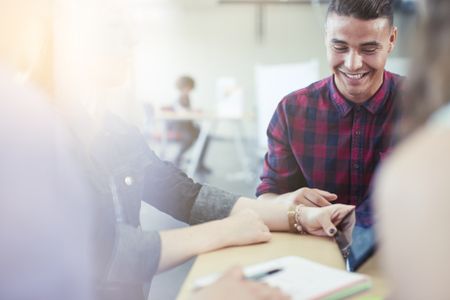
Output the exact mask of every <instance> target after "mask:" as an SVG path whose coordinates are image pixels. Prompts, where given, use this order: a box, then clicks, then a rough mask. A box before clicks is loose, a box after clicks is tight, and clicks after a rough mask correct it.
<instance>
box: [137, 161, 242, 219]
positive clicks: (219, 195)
mask: <svg viewBox="0 0 450 300" xmlns="http://www.w3.org/2000/svg"><path fill="white" fill-rule="evenodd" d="M144 182H145V183H144V193H143V200H144V201H145V202H147V203H149V204H150V205H152V206H154V207H155V208H157V209H159V210H161V211H163V212H165V213H167V214H169V215H171V216H172V217H174V218H176V219H178V220H180V221H183V222H185V223H189V224H198V223H202V222H207V221H211V220H216V219H222V218H225V217H227V216H228V215H229V214H230V211H231V209H232V207H233V205H234V203H235V202H236V200H237V199H238V196H236V195H234V194H232V193H228V192H226V191H223V190H220V189H218V188H215V187H212V186H207V185H201V184H199V183H195V182H194V181H193V180H192V179H191V178H189V177H188V176H187V175H186V174H185V173H183V172H182V171H181V170H179V169H178V168H176V167H175V166H174V165H173V164H171V163H168V162H164V161H161V160H160V159H159V158H158V157H157V156H156V155H155V154H154V153H152V158H151V164H150V165H149V166H148V167H147V169H146V171H145V178H144Z"/></svg>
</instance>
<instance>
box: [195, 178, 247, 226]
mask: <svg viewBox="0 0 450 300" xmlns="http://www.w3.org/2000/svg"><path fill="white" fill-rule="evenodd" d="M238 199H239V196H238V195H235V194H232V193H229V192H226V191H223V190H221V189H218V188H216V187H212V186H208V185H204V186H202V188H201V189H200V191H199V193H198V195H197V198H196V199H195V202H194V205H193V207H192V210H191V216H190V219H189V224H191V225H194V224H199V223H204V222H208V221H213V220H218V219H223V218H226V217H228V216H229V215H230V212H231V209H232V208H233V206H234V204H235V203H236V201H237V200H238Z"/></svg>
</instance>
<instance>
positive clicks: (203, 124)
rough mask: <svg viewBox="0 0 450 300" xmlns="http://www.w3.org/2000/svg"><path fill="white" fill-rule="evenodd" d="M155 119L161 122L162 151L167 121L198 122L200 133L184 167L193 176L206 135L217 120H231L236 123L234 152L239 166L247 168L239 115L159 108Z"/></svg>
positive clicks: (215, 124)
mask: <svg viewBox="0 0 450 300" xmlns="http://www.w3.org/2000/svg"><path fill="white" fill-rule="evenodd" d="M155 120H156V121H160V122H163V128H162V135H161V142H162V149H163V151H164V149H165V148H167V143H168V134H167V132H168V129H167V126H166V125H167V123H168V121H194V122H196V123H198V125H199V127H200V133H199V136H198V138H197V140H196V141H195V143H194V145H193V146H192V150H191V159H190V161H189V164H188V166H187V168H186V173H187V174H188V175H189V176H190V177H193V176H194V174H195V171H196V170H197V167H198V164H199V162H200V156H201V154H202V151H203V149H204V148H205V146H206V140H207V139H208V136H210V135H211V134H212V132H213V130H214V129H215V127H216V126H217V124H218V123H219V122H233V123H234V124H235V125H236V129H237V130H236V134H235V136H234V137H233V141H234V145H235V148H236V153H237V155H238V158H239V161H240V163H241V166H242V168H243V169H244V170H246V169H248V167H249V162H248V157H247V155H246V153H245V149H244V143H243V136H242V133H243V126H242V122H243V120H244V119H243V118H241V117H231V116H221V115H218V114H213V113H202V112H196V111H189V112H188V111H186V112H185V111H183V112H174V111H165V110H159V111H157V112H156V113H155Z"/></svg>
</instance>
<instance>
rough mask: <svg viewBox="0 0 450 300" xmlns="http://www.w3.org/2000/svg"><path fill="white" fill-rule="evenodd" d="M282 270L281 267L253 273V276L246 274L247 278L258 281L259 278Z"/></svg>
mask: <svg viewBox="0 0 450 300" xmlns="http://www.w3.org/2000/svg"><path fill="white" fill-rule="evenodd" d="M282 270H283V269H281V268H277V269H272V270H269V271H264V272H260V273H256V274H253V275H251V276H245V279H247V280H253V281H258V280H260V279H262V278H264V277H266V276H269V275H273V274H275V273H278V272H280V271H282Z"/></svg>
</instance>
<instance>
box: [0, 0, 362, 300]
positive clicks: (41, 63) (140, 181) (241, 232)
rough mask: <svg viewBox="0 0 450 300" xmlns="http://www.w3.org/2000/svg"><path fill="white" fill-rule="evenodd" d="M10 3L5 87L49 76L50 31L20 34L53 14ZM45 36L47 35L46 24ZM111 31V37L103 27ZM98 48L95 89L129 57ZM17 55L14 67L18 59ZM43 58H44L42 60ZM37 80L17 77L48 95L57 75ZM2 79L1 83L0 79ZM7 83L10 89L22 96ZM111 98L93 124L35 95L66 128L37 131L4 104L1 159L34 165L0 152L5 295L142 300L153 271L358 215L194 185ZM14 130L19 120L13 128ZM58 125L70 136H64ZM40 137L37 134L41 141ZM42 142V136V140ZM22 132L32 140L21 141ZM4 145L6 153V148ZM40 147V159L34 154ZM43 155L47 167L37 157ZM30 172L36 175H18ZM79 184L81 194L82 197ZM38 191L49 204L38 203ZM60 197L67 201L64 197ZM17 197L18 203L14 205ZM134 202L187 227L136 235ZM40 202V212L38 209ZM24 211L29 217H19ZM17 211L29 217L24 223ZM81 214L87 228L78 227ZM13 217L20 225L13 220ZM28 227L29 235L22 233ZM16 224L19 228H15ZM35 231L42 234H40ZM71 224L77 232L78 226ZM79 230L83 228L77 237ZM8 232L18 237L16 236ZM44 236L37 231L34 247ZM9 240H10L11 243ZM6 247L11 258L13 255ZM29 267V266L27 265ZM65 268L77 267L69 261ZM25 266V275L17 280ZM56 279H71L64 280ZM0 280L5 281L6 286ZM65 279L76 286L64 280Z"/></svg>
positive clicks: (75, 110)
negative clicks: (116, 110)
mask: <svg viewBox="0 0 450 300" xmlns="http://www.w3.org/2000/svg"><path fill="white" fill-rule="evenodd" d="M24 1H25V0H24ZM8 4H10V5H7V8H8V9H6V8H5V9H2V10H0V22H2V23H1V24H3V25H4V26H0V30H2V33H3V32H5V33H6V31H7V32H8V33H10V32H13V33H14V36H15V37H17V39H15V40H11V39H9V38H8V37H9V36H10V35H7V34H5V35H3V34H2V35H0V46H1V47H0V50H1V52H0V61H2V62H3V61H5V62H7V63H8V66H10V68H11V69H12V70H13V71H12V72H11V74H10V75H8V76H7V77H8V80H9V81H13V79H12V78H16V79H17V78H19V76H18V75H22V74H25V75H29V74H32V75H34V71H36V70H41V69H42V70H46V71H51V70H53V66H52V64H51V62H52V61H53V59H54V57H53V56H52V54H51V53H52V51H38V52H37V53H34V52H33V51H31V50H36V49H44V48H40V47H39V46H46V47H47V46H49V45H52V43H51V42H50V41H49V40H47V39H46V37H49V38H51V36H52V34H51V32H52V31H51V30H47V31H45V32H44V33H43V34H36V35H33V34H31V35H29V34H28V33H29V30H31V32H33V33H34V32H35V31H34V30H37V29H39V28H40V25H41V21H42V19H45V18H43V16H51V14H50V13H49V11H51V8H50V7H49V6H45V4H46V1H44V0H43V1H37V0H36V1H33V4H34V6H32V7H38V8H39V9H29V6H27V5H25V3H22V2H20V1H16V0H14V1H13V0H11V1H10V2H9V3H8ZM119 4H120V3H118V5H119ZM30 7H31V6H30ZM10 8H12V10H10ZM24 8H27V9H24ZM17 20H19V21H17ZM23 20H27V22H23ZM14 21H16V22H14ZM3 22H4V23H3ZM48 28H52V23H51V21H50V25H49V26H48ZM107 28H108V29H109V30H112V29H111V28H110V27H107ZM113 28H114V29H116V27H113ZM109 33H111V32H109ZM114 33H115V32H114ZM103 37H104V38H110V39H112V40H111V41H108V46H111V47H114V46H117V47H119V46H120V45H119V44H118V43H117V42H118V41H117V40H115V39H118V38H119V35H117V34H109V35H108V34H105V35H104V36H103ZM40 38H43V40H40ZM91 46H92V45H91ZM5 49H6V50H5ZM101 49H103V50H104V51H107V53H103V52H100V51H99V52H95V53H96V55H98V56H99V57H101V58H102V59H101V60H100V61H101V63H102V64H101V65H95V66H93V67H95V68H97V69H98V67H100V66H102V70H101V72H93V73H92V74H94V75H95V76H98V77H99V78H96V77H94V78H93V79H96V80H93V81H92V82H91V83H93V84H96V85H98V88H99V89H100V88H104V89H105V90H106V89H108V88H111V89H113V88H114V87H117V85H120V84H122V83H123V82H124V81H126V72H125V71H126V70H127V66H126V63H124V62H127V61H129V59H128V53H126V51H119V52H115V51H112V53H109V52H108V49H110V48H109V47H104V46H103V47H102V48H101ZM4 50H5V51H4ZM22 53H24V54H33V55H32V56H33V57H32V58H31V60H28V59H23V58H22V57H20V54H22ZM10 55H12V56H10ZM17 55H19V59H16V58H17ZM122 55H123V56H122ZM43 57H45V58H46V59H42V58H43ZM28 62H29V64H28ZM44 73H45V72H44ZM35 78H41V77H34V76H28V77H27V76H20V79H21V82H22V83H23V82H26V81H27V80H28V83H29V84H34V85H35V86H36V87H37V88H38V89H41V90H43V91H50V93H49V94H50V95H51V91H52V90H53V84H52V83H53V80H52V78H53V76H47V77H45V78H47V79H48V80H36V79H35ZM0 82H3V80H2V79H1V78H0ZM15 84H16V86H14V84H13V88H11V89H12V90H14V89H20V88H21V87H22V88H23V86H21V85H17V83H15ZM100 85H104V86H100ZM1 87H2V89H1V90H0V91H1V92H4V93H5V95H4V96H2V97H0V99H1V100H2V102H1V103H0V104H1V105H2V108H3V105H4V102H3V101H5V100H10V102H11V103H12V104H14V105H18V106H20V109H21V111H22V112H23V111H25V108H24V106H25V105H26V103H24V101H20V99H19V96H17V97H16V96H15V94H14V93H12V92H10V90H9V89H6V88H5V89H3V86H1ZM108 99H109V98H106V99H104V98H100V99H98V101H99V103H90V104H93V105H92V106H90V107H94V108H95V110H96V112H95V114H94V115H93V116H91V115H89V114H88V113H87V112H86V110H85V109H84V108H83V107H81V105H80V103H79V102H78V101H74V100H73V99H71V100H66V99H56V98H51V99H46V98H45V96H42V101H48V103H53V105H54V107H53V108H51V110H52V111H53V113H54V114H57V115H58V116H57V117H58V118H59V119H60V120H61V122H62V123H64V124H59V123H58V122H51V123H50V125H52V126H44V125H46V124H47V123H45V122H44V121H49V122H50V120H51V119H52V118H53V113H52V114H51V115H50V117H49V118H48V119H49V120H46V116H47V115H48V114H40V111H39V108H37V109H36V110H34V109H31V110H26V113H25V114H20V115H19V116H18V117H17V118H18V119H17V120H15V119H11V118H14V114H9V111H10V110H9V109H8V106H5V107H6V109H4V110H3V109H2V110H1V112H2V118H1V121H2V122H3V123H2V124H5V126H2V127H1V130H2V131H1V134H2V138H3V137H4V140H5V141H7V144H5V147H3V148H4V149H3V150H2V151H9V152H8V153H12V154H14V153H15V152H16V153H15V154H16V155H17V159H16V160H11V162H17V161H19V160H20V159H21V157H24V156H25V157H28V158H30V159H35V161H32V163H27V162H28V160H24V163H23V164H22V165H20V166H19V167H18V168H17V169H15V168H14V165H10V164H7V163H9V162H10V161H9V160H8V159H9V158H10V157H11V155H5V156H2V159H6V160H7V161H5V162H4V163H5V164H7V167H8V168H4V164H3V162H2V171H5V172H7V173H2V174H1V175H2V179H3V178H5V179H7V180H6V182H7V184H6V185H5V186H3V183H2V188H1V189H0V190H1V191H2V193H3V192H5V193H6V194H5V197H6V198H5V199H7V201H6V206H8V205H9V204H11V205H12V206H13V209H9V208H6V209H5V210H3V209H2V210H1V211H2V212H4V213H8V216H5V217H4V218H3V217H2V218H1V221H2V222H3V223H2V224H4V225H5V226H2V227H1V231H0V239H1V240H2V241H5V243H3V242H2V245H3V247H4V248H5V249H6V247H11V248H9V249H8V251H1V252H0V253H1V254H0V259H1V261H2V262H7V266H8V268H2V270H1V271H0V273H1V275H2V276H1V278H2V281H1V282H0V284H1V285H2V287H3V285H5V286H7V287H8V288H7V289H5V291H6V292H5V295H6V296H8V295H14V293H21V292H23V293H27V292H29V293H30V294H32V297H34V298H33V299H55V298H56V299H71V298H70V297H64V293H70V291H71V290H72V289H75V290H77V289H78V287H79V288H80V289H82V288H83V286H82V285H83V284H87V285H89V286H90V287H94V290H95V291H93V292H92V294H93V298H95V299H108V300H113V299H145V298H146V295H145V294H144V292H143V288H142V286H143V284H144V283H149V282H151V280H152V278H153V276H154V275H155V274H156V273H158V272H162V271H164V270H166V269H169V268H171V267H173V266H176V265H178V264H180V263H181V262H183V261H185V260H187V259H189V258H191V257H192V256H195V255H198V254H200V253H204V252H207V251H211V250H215V249H219V248H222V247H227V246H237V245H247V244H253V243H260V242H267V241H269V240H270V237H271V234H270V231H292V232H306V233H310V234H315V235H323V236H333V235H334V234H335V233H336V225H338V224H340V222H341V220H342V219H343V218H344V217H345V216H346V215H348V214H349V213H352V212H353V210H354V207H353V206H350V205H333V206H328V207H324V208H315V207H305V206H301V205H297V206H290V205H288V204H282V203H264V202H258V201H254V200H252V199H248V198H245V197H239V196H238V195H234V194H232V193H229V192H226V191H223V190H220V189H218V188H215V187H212V186H207V185H202V184H199V183H195V182H194V181H193V180H192V179H191V178H189V177H188V176H186V175H185V174H184V173H183V172H182V171H180V170H179V169H177V168H176V167H175V166H174V165H173V164H171V163H167V162H163V161H161V160H160V159H159V158H158V157H157V156H156V155H155V154H154V153H153V151H151V149H150V148H149V146H148V145H147V142H146V140H145V138H144V136H143V135H141V133H140V132H139V130H138V129H137V128H136V127H134V126H132V125H130V124H128V123H126V122H125V121H123V120H122V119H120V118H119V117H117V116H115V115H113V114H111V113H109V112H108V104H112V103H110V102H108ZM100 101H101V103H100ZM80 102H81V101H80ZM11 103H10V104H11ZM47 106H48V105H47ZM26 108H27V109H29V108H34V106H31V107H28V106H27V107H26ZM102 108H104V110H103V109H102ZM20 116H23V118H22V117H20ZM12 121H17V122H18V123H14V122H12ZM21 122H23V123H25V125H26V126H25V125H24V129H25V132H27V133H29V135H23V136H20V139H19V140H18V142H17V143H14V141H12V142H11V143H10V142H9V141H10V140H11V136H9V135H8V134H9V133H10V132H8V131H6V130H7V128H9V127H11V128H12V130H14V129H15V128H16V127H19V128H20V126H21V124H20V123H21ZM35 123H36V124H38V125H42V126H44V127H43V128H40V127H36V128H34V127H33V129H31V128H30V127H29V126H33V125H34V124H35ZM11 124H15V127H14V126H12V125H11ZM10 125H11V126H10ZM36 126H37V125H36ZM65 126H67V127H68V128H69V130H65V129H64V128H65ZM38 129H39V130H40V129H42V132H43V134H42V135H41V131H38ZM60 130H61V131H65V132H67V135H68V136H67V137H65V136H64V135H61V140H62V142H61V145H60V144H59V143H58V141H59V139H58V138H59V135H57V134H58V133H59V131H60ZM20 132H22V131H20ZM45 134H48V135H49V138H47V137H46V136H45ZM30 135H31V137H32V139H30V140H28V137H29V136H30ZM53 135H56V136H55V140H52V139H51V137H53ZM24 141H25V142H24ZM27 141H29V144H28V143H26V142H27ZM64 142H66V143H67V144H66V143H64ZM53 143H55V144H53ZM9 145H10V146H11V147H12V148H11V149H9V148H7V147H8V146H9ZM16 145H18V147H16ZM41 147H42V153H44V155H38V154H40V153H41ZM55 147H56V148H58V147H61V148H62V150H63V151H62V152H61V153H58V152H57V151H56V152H55V151H52V149H53V148H55ZM38 150H39V151H40V152H39V153H37V152H36V153H35V152H33V151H38ZM66 151H68V152H69V153H71V154H73V156H74V159H75V161H76V163H74V164H75V165H76V167H77V169H76V171H77V172H79V173H77V174H78V175H79V177H80V178H79V179H80V180H81V181H82V182H83V183H84V184H80V185H79V186H80V187H79V189H80V190H79V193H77V187H78V185H77V180H76V179H72V174H71V173H67V174H65V173H64V172H66V171H67V172H70V171H69V170H70V168H69V167H68V168H67V170H66V169H64V167H65V166H66V164H62V165H61V166H54V164H53V163H58V162H60V160H59V159H60V158H62V157H60V156H58V155H59V154H61V155H63V154H64V153H65V152H66ZM2 153H3V152H2ZM43 156H45V158H46V159H42V160H40V158H41V157H43ZM49 157H53V159H54V161H52V162H51V163H49V162H48V159H49ZM69 161H71V160H70V159H69ZM35 163H36V164H35ZM72 165H73V164H69V166H72ZM35 166H36V167H35ZM52 166H54V167H55V169H50V170H49V169H48V168H49V167H52ZM27 167H30V168H33V170H28V172H25V169H27ZM24 168H25V169H24ZM52 168H53V167H52ZM63 169H64V170H63ZM19 171H20V172H19ZM58 174H59V175H58ZM21 175H24V176H21ZM47 176H49V177H47ZM66 176H67V177H66ZM74 176H76V175H74ZM41 182H43V184H42V185H39V186H36V189H29V188H33V187H35V186H34V183H41ZM72 185H73V186H72ZM11 187H17V188H13V189H12V188H11ZM84 188H87V189H88V191H87V195H86V196H85V197H84V195H85V194H84V192H83V189H84ZM44 189H45V190H44ZM53 189H54V190H55V191H53ZM10 192H11V193H10ZM46 193H47V194H49V195H48V196H49V197H50V198H48V199H47V198H46V197H45V196H46ZM65 194H67V195H66V196H64V195H65ZM2 199H3V198H2ZM22 199H23V200H24V201H21V200H22ZM30 201H32V202H30ZM73 201H76V203H73ZM77 201H78V202H77ZM141 201H146V202H148V203H149V204H150V205H152V206H154V207H155V208H157V209H159V210H161V211H163V212H165V213H167V214H169V215H171V216H173V217H174V218H177V219H179V220H181V221H184V222H186V223H189V224H191V225H194V226H190V227H186V228H180V229H174V230H165V231H160V232H158V231H143V230H142V229H141V228H140V220H139V212H140V207H141ZM67 203H68V204H67ZM2 204H4V203H3V202H2ZM41 204H42V205H43V206H42V207H38V206H39V205H41ZM72 204H73V205H72ZM85 204H87V205H88V207H86V205H85ZM23 205H26V206H25V207H24V206H23ZM78 205H79V206H78ZM29 206H30V207H29ZM16 207H18V209H16ZM72 207H73V210H72ZM47 208H48V209H51V213H52V217H51V218H48V217H49V215H47V214H45V213H41V211H45V210H46V209H47ZM67 210H70V213H71V214H70V216H68V215H67ZM84 210H85V211H84ZM28 211H33V212H37V214H36V215H33V216H32V217H33V218H31V219H29V220H27V219H26V216H27V214H26V212H28ZM16 212H17V215H16ZM24 214H25V218H22V216H23V215H24ZM80 214H81V215H82V216H85V217H86V218H89V220H90V221H92V222H89V220H85V219H84V218H83V217H81V216H80ZM15 216H17V219H14V218H15ZM90 216H92V218H91V217H90ZM34 218H36V219H34ZM27 222H29V225H30V226H31V227H28V226H25V225H27ZM66 222H67V223H66ZM72 222H73V224H72ZM80 222H81V224H80ZM200 223H202V224H200ZM22 224H23V225H24V226H25V227H21V226H20V225H22ZM39 224H44V225H46V226H45V228H42V230H41V228H40V227H39ZM79 224H80V227H79V228H77V226H78V225H79ZM9 225H11V226H9ZM16 225H17V226H16ZM35 225H36V226H35ZM47 225H48V226H47ZM66 225H68V226H67V228H68V229H70V230H68V231H67V236H64V235H61V234H62V232H60V231H59V230H64V229H65V228H66ZM84 226H88V228H85V227H84ZM27 229H30V230H27ZM37 229H40V230H37ZM77 229H79V230H80V232H77ZM346 230H347V231H348V232H351V230H352V225H351V224H349V225H348V226H347V227H346ZM15 232H18V233H19V234H18V235H14V234H15ZM54 232H56V234H55V235H53V233H54ZM47 233H48V234H47ZM72 233H73V234H72ZM9 234H13V235H14V236H10V235H9ZM41 234H44V237H43V238H42V239H41ZM86 235H87V237H86ZM16 237H17V239H16ZM67 238H69V241H68V240H67ZM86 238H87V240H86ZM28 240H30V241H32V242H34V243H36V247H33V246H30V245H31V244H32V242H24V243H22V242H21V241H28ZM10 241H11V242H13V243H12V244H8V242H10ZM36 241H42V242H36ZM47 246H53V247H51V248H50V252H49V255H51V258H53V259H54V261H53V262H50V263H49V264H48V268H44V267H43V265H45V264H46V262H48V259H49V256H47V254H46V253H44V250H45V249H46V247H47ZM66 247H70V249H66ZM10 249H12V250H11V251H9V250H10ZM2 250H4V249H2ZM15 253H19V254H23V255H20V257H21V258H22V257H24V255H25V254H29V255H30V259H25V260H17V259H15V260H14V259H11V258H12V257H13V255H14V254H15ZM2 255H3V256H2ZM58 255H62V256H58ZM86 255H87V257H86ZM41 258H43V259H42V260H41ZM44 258H45V259H44ZM64 259H67V263H68V264H69V266H68V268H64V265H63V264H62V260H64ZM87 260H89V261H88V262H87ZM27 263H30V265H29V267H30V268H28V269H27V268H26V266H27ZM54 263H57V265H55V264H54ZM60 263H61V264H60ZM72 263H73V264H74V265H71V264H72ZM24 266H25V267H24ZM33 266H38V267H41V268H33ZM53 267H54V268H53ZM59 267H61V270H59V269H58V268H59ZM77 267H80V274H81V275H80V274H78V273H72V272H77ZM91 268H92V269H91ZM38 269H39V270H38ZM28 270H33V272H32V273H30V274H28V275H27V276H21V275H22V274H25V273H26V271H28ZM64 271H67V273H66V274H62V273H63V272H64ZM47 272H48V273H47ZM53 272H54V273H53ZM42 273H46V274H42ZM61 274H62V275H61ZM33 275H36V276H33ZM46 275H49V277H48V278H50V279H51V278H54V277H55V276H56V278H57V279H58V280H57V281H56V282H55V281H52V280H46V278H47V277H46ZM58 275H61V277H59V276H58ZM72 276H74V277H72ZM233 278H234V279H232V280H233V281H235V282H234V283H235V284H236V285H238V286H239V285H241V284H248V282H243V281H242V280H241V279H242V278H238V277H233ZM4 279H6V280H5V281H3V280H4ZM34 279H36V280H40V279H43V282H40V281H37V282H38V283H39V284H42V286H41V287H39V289H34V287H35V282H36V281H33V280H34ZM71 279H74V280H73V281H70V280H71ZM84 279H88V281H89V282H88V283H86V282H84ZM78 280H81V281H78ZM67 282H71V283H72V284H67ZM258 286H259V288H260V289H262V290H265V289H269V290H271V289H270V288H265V287H264V286H263V285H258ZM40 288H42V289H41V290H40ZM88 288H89V287H88ZM46 289H48V291H50V293H51V292H52V291H55V293H54V294H51V295H49V294H48V293H47V292H46ZM0 290H1V291H3V289H0ZM1 291H0V292H1ZM9 291H11V293H10V292H9ZM40 291H42V292H43V293H42V294H41V293H40ZM88 292H89V291H88ZM88 292H87V293H88ZM83 293H84V291H82V290H80V294H77V293H74V294H73V295H74V297H76V298H78V299H89V297H88V296H86V297H84V294H83ZM280 297H281V296H280ZM1 298H2V299H3V298H7V299H10V298H9V297H1ZM21 299H23V298H21Z"/></svg>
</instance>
